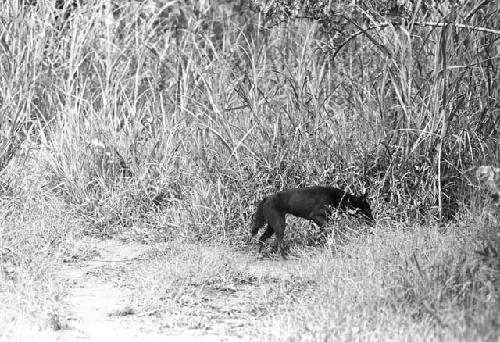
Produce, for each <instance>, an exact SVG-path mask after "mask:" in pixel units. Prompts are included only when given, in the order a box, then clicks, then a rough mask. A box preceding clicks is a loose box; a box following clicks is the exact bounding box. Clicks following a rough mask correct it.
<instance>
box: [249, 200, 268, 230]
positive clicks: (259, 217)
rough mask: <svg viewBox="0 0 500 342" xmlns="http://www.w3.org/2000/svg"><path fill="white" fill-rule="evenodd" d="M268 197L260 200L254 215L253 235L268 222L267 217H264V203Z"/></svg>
mask: <svg viewBox="0 0 500 342" xmlns="http://www.w3.org/2000/svg"><path fill="white" fill-rule="evenodd" d="M266 200H267V197H265V198H264V199H263V200H262V201H260V203H259V205H258V206H257V211H256V212H255V214H254V216H253V226H252V231H251V233H252V236H254V235H255V234H257V233H258V232H259V229H260V228H261V227H262V226H263V225H264V224H265V223H266V219H265V218H264V203H266Z"/></svg>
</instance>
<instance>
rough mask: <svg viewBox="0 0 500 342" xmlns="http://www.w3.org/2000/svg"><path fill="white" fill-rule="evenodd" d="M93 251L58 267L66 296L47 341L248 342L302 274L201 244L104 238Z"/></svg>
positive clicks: (295, 265)
mask: <svg viewBox="0 0 500 342" xmlns="http://www.w3.org/2000/svg"><path fill="white" fill-rule="evenodd" d="M94 251H96V252H95V253H94V254H95V255H94V256H90V257H88V258H87V260H77V259H76V261H72V262H67V263H64V264H63V266H62V268H61V271H60V273H59V276H60V280H61V281H62V282H63V283H64V285H65V287H66V289H67V294H66V297H65V298H64V299H63V307H64V309H63V310H62V313H61V314H59V315H57V316H53V317H50V318H49V319H48V325H49V326H50V327H51V328H52V329H49V330H51V331H48V332H46V334H45V335H44V337H46V338H47V339H48V340H58V341H73V340H74V341H76V340H82V339H85V340H91V341H101V340H102V341H104V340H109V339H112V340H117V339H120V340H121V341H155V340H161V341H165V340H167V341H169V340H172V341H174V340H175V341H190V340H193V341H194V340H199V338H200V337H201V336H203V339H204V340H208V341H249V340H254V339H255V336H256V332H255V325H256V324H257V325H258V324H260V323H259V322H260V321H261V320H262V318H263V317H265V316H267V315H269V314H271V313H272V312H274V311H275V310H276V309H278V308H279V306H280V305H281V304H284V303H285V302H289V300H290V298H291V296H293V291H290V289H291V288H292V287H293V288H294V289H298V288H300V286H298V285H300V283H301V280H300V272H301V271H300V270H303V267H302V266H301V261H300V260H291V261H286V262H285V261H282V260H270V259H264V260H263V259H259V258H257V256H256V255H255V254H254V253H251V252H248V253H247V252H235V251H231V250H228V249H224V248H219V247H210V246H200V245H187V246H184V245H179V244H172V243H169V244H161V245H155V246H148V245H142V244H137V243H123V242H120V241H116V240H106V241H98V242H96V245H95V246H94ZM69 261H71V260H69ZM302 283H303V286H305V287H308V286H309V285H310V282H309V281H303V282H302Z"/></svg>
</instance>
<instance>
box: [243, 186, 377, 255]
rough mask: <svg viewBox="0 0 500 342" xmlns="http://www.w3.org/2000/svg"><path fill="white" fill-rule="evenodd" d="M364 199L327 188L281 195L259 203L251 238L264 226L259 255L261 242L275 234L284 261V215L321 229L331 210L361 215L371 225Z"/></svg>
mask: <svg viewBox="0 0 500 342" xmlns="http://www.w3.org/2000/svg"><path fill="white" fill-rule="evenodd" d="M366 197H367V194H364V195H361V196H354V195H351V194H349V193H347V192H345V191H343V190H341V189H337V188H332V187H328V186H313V187H309V188H300V189H291V190H285V191H280V192H278V193H276V194H274V195H271V196H268V197H266V198H264V199H263V200H262V201H261V202H260V203H259V206H258V207H257V211H256V212H255V215H254V221H253V228H252V236H254V235H255V234H257V233H258V231H259V229H260V228H261V227H262V226H264V224H266V223H267V227H266V230H265V231H264V233H263V234H262V235H261V237H260V238H259V252H260V251H261V250H262V247H263V246H264V242H265V241H266V240H267V239H268V238H269V237H271V235H273V234H276V239H277V245H278V249H279V251H280V253H281V256H282V257H283V258H284V259H286V256H285V252H284V249H283V247H284V246H283V237H284V235H285V225H286V223H285V215H286V214H292V215H295V216H298V217H302V218H305V219H307V220H311V221H313V222H314V223H316V224H317V225H318V226H319V227H320V228H323V227H324V225H325V223H326V221H327V219H328V218H329V216H330V215H331V214H332V210H334V209H337V210H341V211H344V212H348V213H349V214H351V215H355V216H358V215H361V216H362V217H364V218H365V219H366V220H367V221H368V223H370V224H373V223H374V222H375V220H374V219H373V215H372V211H371V209H370V205H369V204H368V202H367V201H366Z"/></svg>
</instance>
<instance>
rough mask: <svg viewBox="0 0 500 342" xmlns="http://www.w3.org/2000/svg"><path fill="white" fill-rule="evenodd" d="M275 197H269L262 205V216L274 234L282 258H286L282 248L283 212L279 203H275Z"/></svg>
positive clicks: (283, 231)
mask: <svg viewBox="0 0 500 342" xmlns="http://www.w3.org/2000/svg"><path fill="white" fill-rule="evenodd" d="M277 202H278V201H277V198H276V197H271V198H269V200H268V201H266V204H265V205H264V217H265V218H266V222H267V224H268V225H269V226H270V227H271V229H272V230H273V231H274V233H275V234H276V243H277V247H278V250H279V251H280V253H281V256H282V257H283V259H286V255H285V249H284V244H285V242H284V238H285V225H286V221H285V213H284V212H282V210H281V209H280V207H279V205H278V204H277Z"/></svg>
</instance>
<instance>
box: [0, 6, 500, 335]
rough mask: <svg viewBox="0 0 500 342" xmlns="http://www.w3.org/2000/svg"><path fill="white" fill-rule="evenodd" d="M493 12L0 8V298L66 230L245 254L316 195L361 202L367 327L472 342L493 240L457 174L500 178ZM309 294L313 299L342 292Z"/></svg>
mask: <svg viewBox="0 0 500 342" xmlns="http://www.w3.org/2000/svg"><path fill="white" fill-rule="evenodd" d="M498 6H499V5H498V3H497V2H494V1H463V2H458V1H428V0H422V1H417V2H414V1H392V0H391V1H330V2H328V1H312V0H310V1H291V0H276V1H264V0H255V1H253V2H250V1H244V0H234V1H231V0H210V1H195V0H185V1H116V2H115V1H109V0H107V1H98V0H89V1H83V0H82V1H75V2H72V1H66V2H61V1H55V2H54V1H18V0H8V1H6V2H5V3H4V4H3V5H2V6H1V8H0V18H1V19H0V76H1V82H0V106H1V108H0V202H1V207H0V208H1V209H0V220H1V221H0V224H1V227H0V254H1V255H2V259H1V260H0V262H2V263H4V264H6V263H7V262H8V261H9V260H10V261H9V262H10V263H11V264H13V265H14V266H16V267H24V270H25V272H24V273H22V274H23V275H24V277H25V278H23V279H24V284H25V287H22V286H21V287H20V286H19V285H18V283H19V278H12V279H11V280H9V281H6V282H4V285H0V294H1V293H12V292H15V291H19V289H20V288H21V289H25V288H34V287H36V286H34V285H33V283H38V284H39V286H42V285H43V286H47V282H46V281H45V280H46V279H49V278H50V277H51V273H50V272H45V273H43V272H42V273H37V272H34V271H33V267H34V266H33V265H38V264H39V263H40V260H44V262H45V261H46V260H49V259H50V258H49V259H47V257H48V256H52V255H53V251H54V250H60V249H64V248H67V247H64V246H66V244H65V239H66V236H68V234H69V233H70V232H71V234H76V235H77V236H79V235H80V234H91V235H94V236H100V237H117V236H119V237H125V238H130V239H137V240H141V241H149V242H156V241H161V240H165V239H166V240H175V239H183V240H184V241H202V242H222V243H224V244H227V245H231V246H238V245H245V244H247V243H248V238H247V236H248V228H249V223H250V218H251V215H252V212H253V210H254V209H255V206H254V205H255V203H256V201H257V200H258V199H260V198H262V196H264V195H267V194H269V193H271V192H273V191H276V190H280V189H283V188H290V187H295V186H304V185H313V184H330V185H333V186H338V187H342V188H346V189H348V190H349V191H351V192H355V193H360V192H362V191H364V190H368V191H369V193H370V197H371V202H372V207H373V208H374V211H375V214H376V217H377V220H378V222H379V223H378V226H377V229H379V234H376V239H377V240H375V242H373V241H372V242H371V243H369V244H368V245H367V246H371V247H374V248H373V249H369V250H373V251H374V253H376V252H377V248H375V246H378V248H379V249H378V251H379V252H380V254H378V255H377V256H376V257H374V258H373V260H374V266H373V267H374V268H373V269H374V270H376V271H377V272H380V274H381V276H380V277H374V278H370V279H371V280H372V282H369V285H370V286H372V288H371V289H368V290H366V291H368V292H367V294H370V295H374V296H375V297H374V299H373V302H371V301H370V303H371V304H372V305H373V307H372V310H375V311H376V310H377V309H376V307H377V306H378V305H380V303H385V304H387V306H386V309H387V310H390V309H389V308H391V307H392V308H394V310H396V311H397V312H399V313H401V314H402V316H404V317H409V316H407V315H410V316H411V319H414V321H415V322H419V323H418V324H424V323H425V322H427V320H429V321H430V322H431V324H430V325H429V326H426V329H427V328H428V329H431V330H432V327H435V326H437V327H439V328H442V329H444V328H449V329H450V331H453V329H454V327H457V326H465V327H466V328H467V329H469V328H470V330H467V331H465V332H464V331H463V330H460V331H458V332H457V333H458V334H462V335H460V336H468V337H469V338H472V337H471V336H474V338H476V337H477V338H480V337H482V338H484V339H485V340H486V339H488V338H490V337H491V336H492V335H490V334H491V333H493V334H494V333H495V332H496V333H498V326H499V324H500V322H499V320H498V319H499V317H500V316H499V315H498V307H500V305H499V304H500V302H499V301H500V299H499V292H498V289H499V287H500V284H499V278H500V275H499V274H500V273H499V272H500V265H499V264H498V254H496V256H495V253H496V252H497V251H499V250H500V248H499V247H500V242H499V238H498V235H497V233H495V227H491V225H490V224H488V222H484V221H483V220H482V218H481V217H480V216H479V215H478V214H479V212H480V210H481V209H480V207H481V206H482V201H483V198H482V197H481V196H480V195H478V188H477V186H476V185H475V180H474V177H473V175H474V170H475V167H476V166H478V165H481V164H497V165H498V164H500V149H499V146H500V102H499V93H500V92H499V90H500V83H499V75H500V70H499V67H500V64H499V63H500V59H499V53H500V50H499V38H500V13H499V7H498ZM437 223H440V224H441V225H440V226H438V225H437ZM298 231H299V230H298V229H296V230H293V229H291V230H290V231H289V232H288V234H292V235H293V234H295V235H297V234H298V235H299V236H301V237H302V238H301V239H294V240H293V241H294V243H295V244H296V245H297V246H296V247H297V248H300V247H301V246H302V247H303V243H301V242H300V241H304V239H303V238H304V236H306V235H307V234H306V233H304V230H302V233H300V232H298ZM75 232H77V233H75ZM300 234H302V235H300ZM381 237H384V238H386V239H389V240H390V241H392V242H391V243H388V245H387V247H386V248H387V249H386V250H384V249H383V248H382V247H381V245H378V244H381V241H382V240H380V239H381ZM405 241H406V242H405ZM407 241H414V242H415V243H414V244H411V243H408V242H407ZM389 245H390V246H389ZM391 246H393V247H394V246H395V247H394V249H391V248H392V247H391ZM349 248H352V250H350V252H349V253H354V254H356V253H358V254H357V255H361V254H363V253H365V252H363V251H360V250H358V247H356V245H355V246H354V247H353V246H351V247H349ZM426 248H428V249H426ZM395 251H398V252H395ZM478 251H479V252H480V253H479V254H478V253H475V252H478ZM392 253H397V255H393V254H392ZM390 255H392V256H390ZM387 258H392V261H391V264H394V265H397V267H396V268H395V269H396V270H397V271H395V272H394V273H391V274H383V276H382V273H383V269H382V268H383V267H382V266H380V265H386V264H384V263H383V262H382V261H383V260H388V259H387ZM14 259H15V260H14ZM12 260H14V261H12ZM50 260H51V261H50V263H52V262H54V263H56V262H57V261H56V260H52V259H50ZM380 262H382V263H380ZM377 265H378V266H377ZM365 266H366V265H365ZM386 266H387V265H386ZM327 268H328V267H327ZM50 269H51V268H50ZM51 272H52V271H51ZM345 272H347V273H349V272H353V274H357V273H356V272H357V271H353V270H352V269H348V270H346V271H345ZM359 272H363V271H362V270H361V271H359ZM350 275H351V276H352V274H351V273H350ZM3 277H4V276H3ZM5 279H7V278H5ZM9 279H10V278H9ZM319 281H320V280H319ZM321 284H323V285H322V287H321V290H320V291H318V292H317V295H318V298H319V296H327V297H328V298H334V297H336V296H340V294H339V293H338V292H337V293H336V294H335V295H332V293H331V291H334V290H335V289H336V288H337V287H335V286H340V285H338V284H337V283H335V284H337V285H335V286H333V285H332V286H330V287H329V286H326V285H327V284H330V283H328V282H322V283H321ZM325 284H326V285H325ZM2 286H3V287H2ZM43 286H42V287H43ZM337 289H338V288H337ZM377 289H383V290H380V291H379V290H377ZM429 289H431V290H430V291H429ZM26 291H27V290H26ZM40 293H43V294H44V295H43V296H42V297H43V298H38V299H36V300H35V299H33V298H32V297H29V296H24V297H23V298H29V300H24V299H23V303H24V304H26V305H25V306H21V307H33V305H40V306H42V304H39V303H44V301H46V300H48V299H46V298H45V297H46V296H49V297H50V291H46V290H43V291H42V292H40ZM0 298H2V297H0ZM5 298H7V297H5ZM343 298H344V300H345V297H343ZM388 298H392V299H391V300H389V299H388ZM338 299H339V298H338ZM340 299H341V298H340ZM34 303H35V304H34ZM365 304H366V303H365ZM18 305H19V303H18V302H15V301H14V302H13V304H12V305H11V306H10V307H11V308H13V307H15V306H18ZM322 305H327V306H328V307H329V308H330V309H331V310H333V309H332V308H333V307H334V305H335V303H331V305H328V304H325V303H323V304H322ZM6 308H7V309H6V310H8V308H9V306H6ZM323 309H324V308H323ZM323 309H322V310H323ZM330 309H329V310H330ZM357 309H360V308H357ZM357 309H356V310H357ZM23 310H24V309H23ZM26 310H28V311H29V310H31V309H26ZM47 310H50V309H47ZM311 310H313V309H311ZM325 310H326V309H325ZM351 310H354V309H352V308H351ZM356 310H354V311H353V312H351V314H352V315H353V316H355V312H356ZM384 310H385V309H384ZM33 311H36V310H35V309H34V310H33ZM313 311H314V310H313ZM326 311H328V310H326ZM307 312H308V311H306V312H305V313H303V314H306V313H307ZM369 313H370V314H373V312H372V311H369ZM297 315H298V316H300V314H299V313H298V311H297ZM332 315H333V314H332ZM313 316H314V314H313ZM6 317H7V316H6ZM294 317H295V316H294ZM362 317H364V315H362ZM296 319H297V320H298V322H300V321H301V320H302V318H300V317H298V318H297V317H296ZM317 319H319V318H317ZM1 323H2V322H1V321H0V325H1ZM372 323H373V322H372ZM325 324H326V323H325ZM360 324H361V323H360ZM402 324H403V323H402ZM319 325H320V326H321V327H319V328H318V329H329V327H328V326H323V325H322V324H319ZM495 327H496V328H495ZM365 328H366V327H365ZM372 328H373V329H376V327H373V326H372ZM366 329H368V330H369V329H371V328H370V325H369V326H368V328H366ZM307 331H308V330H307V329H306V328H304V329H302V330H301V328H297V332H296V333H297V336H306V335H307V334H308V332H307ZM481 331H486V333H484V334H483V333H481ZM431 335H432V336H435V337H436V335H434V334H431ZM446 336H447V335H446ZM497 336H498V335H497ZM437 338H439V336H437ZM292 340H293V338H292Z"/></svg>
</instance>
